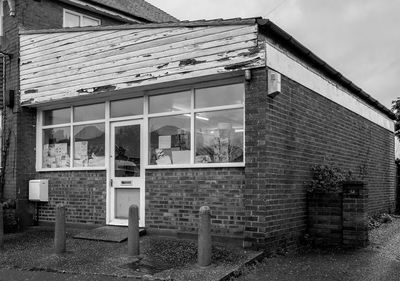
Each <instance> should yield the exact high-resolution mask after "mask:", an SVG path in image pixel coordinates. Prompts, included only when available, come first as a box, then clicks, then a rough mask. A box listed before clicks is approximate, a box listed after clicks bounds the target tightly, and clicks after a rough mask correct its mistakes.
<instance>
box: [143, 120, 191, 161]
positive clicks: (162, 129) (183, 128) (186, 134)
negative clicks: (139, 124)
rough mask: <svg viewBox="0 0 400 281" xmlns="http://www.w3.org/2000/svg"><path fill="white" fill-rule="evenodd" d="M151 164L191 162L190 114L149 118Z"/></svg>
mask: <svg viewBox="0 0 400 281" xmlns="http://www.w3.org/2000/svg"><path fill="white" fill-rule="evenodd" d="M149 127H150V151H149V152H150V164H151V165H170V164H187V163H190V116H186V115H176V116H168V117H159V118H151V119H149Z"/></svg>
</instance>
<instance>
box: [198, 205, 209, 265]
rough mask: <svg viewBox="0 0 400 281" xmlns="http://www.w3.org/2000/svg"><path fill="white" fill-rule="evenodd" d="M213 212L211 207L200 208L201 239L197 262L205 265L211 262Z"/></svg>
mask: <svg viewBox="0 0 400 281" xmlns="http://www.w3.org/2000/svg"><path fill="white" fill-rule="evenodd" d="M210 218H211V213H210V207H208V206H202V207H201V208H200V225H199V240H198V250H197V264H198V265H199V266H202V267H205V266H209V265H210V264H211V222H210Z"/></svg>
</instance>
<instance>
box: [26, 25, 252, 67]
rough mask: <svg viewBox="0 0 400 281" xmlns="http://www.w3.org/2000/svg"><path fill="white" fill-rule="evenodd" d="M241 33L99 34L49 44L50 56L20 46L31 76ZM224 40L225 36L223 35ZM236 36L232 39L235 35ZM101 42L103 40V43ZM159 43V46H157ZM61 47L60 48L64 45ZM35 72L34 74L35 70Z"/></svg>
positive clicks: (226, 30) (220, 30)
mask: <svg viewBox="0 0 400 281" xmlns="http://www.w3.org/2000/svg"><path fill="white" fill-rule="evenodd" d="M242 29H244V30H247V31H248V29H247V28H246V27H236V28H234V27H232V28H229V27H228V28H227V27H225V28H220V27H219V28H213V29H206V28H198V29H174V30H160V31H159V32H157V31H155V30H143V31H139V32H138V31H136V32H129V31H125V33H122V34H120V33H118V35H117V36H113V35H112V34H108V33H105V34H103V33H102V32H101V33H97V36H94V37H93V38H92V39H91V40H83V39H85V38H82V37H81V38H77V39H76V40H74V39H72V40H71V41H70V40H68V41H67V42H62V43H61V42H56V46H53V45H48V44H46V45H45V47H46V48H50V51H49V52H45V53H42V52H39V53H36V52H37V51H35V53H33V54H32V53H30V52H28V53H25V49H24V47H25V46H24V45H22V46H21V58H22V59H23V60H24V70H25V71H26V72H27V73H29V72H28V70H29V69H37V68H38V67H41V66H46V65H52V64H54V63H60V62H62V61H70V60H72V59H80V60H81V59H82V57H84V58H85V60H87V59H92V57H95V58H99V56H96V54H100V53H104V56H105V55H106V56H109V55H115V54H123V53H127V52H131V51H134V50H137V49H139V48H146V49H148V48H152V47H154V46H155V45H165V44H168V43H169V42H181V43H183V42H185V41H189V42H190V40H197V41H198V42H201V41H202V39H201V38H203V37H205V38H204V39H207V37H208V36H213V35H216V34H221V35H222V33H225V34H227V35H228V36H229V32H232V34H235V32H236V30H237V31H238V34H243V32H240V31H241V30H242ZM222 36H223V35H222ZM232 36H233V35H232ZM100 39H101V40H100ZM155 41H156V42H155ZM61 44H62V46H59V45H61ZM32 71H33V70H32Z"/></svg>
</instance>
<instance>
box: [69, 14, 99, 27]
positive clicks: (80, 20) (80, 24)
mask: <svg viewBox="0 0 400 281" xmlns="http://www.w3.org/2000/svg"><path fill="white" fill-rule="evenodd" d="M66 13H69V14H72V15H75V16H78V17H79V25H78V26H75V27H84V26H87V25H82V21H83V17H86V18H89V19H91V20H94V21H97V22H98V23H99V24H98V25H93V26H99V25H101V19H98V18H94V17H91V16H88V15H85V14H82V13H78V12H75V11H71V10H68V9H63V27H64V28H65V27H66V26H65V24H66V22H65V14H66ZM90 26H92V25H90Z"/></svg>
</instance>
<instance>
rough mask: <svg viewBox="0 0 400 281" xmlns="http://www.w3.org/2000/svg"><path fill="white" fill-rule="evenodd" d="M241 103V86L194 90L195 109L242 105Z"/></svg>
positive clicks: (242, 88)
mask: <svg viewBox="0 0 400 281" xmlns="http://www.w3.org/2000/svg"><path fill="white" fill-rule="evenodd" d="M243 101H244V85H243V84H235V85H227V86H220V87H212V88H204V89H196V91H195V108H201V107H212V106H220V105H230V104H243Z"/></svg>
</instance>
